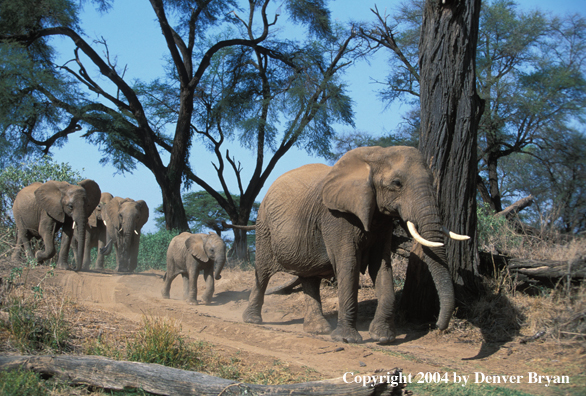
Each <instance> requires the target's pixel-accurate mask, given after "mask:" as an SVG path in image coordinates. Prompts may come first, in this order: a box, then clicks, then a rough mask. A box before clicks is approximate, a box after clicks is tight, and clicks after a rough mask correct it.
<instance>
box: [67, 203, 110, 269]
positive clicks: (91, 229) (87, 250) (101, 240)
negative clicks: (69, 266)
mask: <svg viewBox="0 0 586 396" xmlns="http://www.w3.org/2000/svg"><path fill="white" fill-rule="evenodd" d="M112 198H114V197H113V196H112V194H110V193H109V192H103V193H102V195H101V197H100V203H99V204H98V206H96V208H95V209H94V211H93V212H92V214H91V215H90V217H88V221H87V225H86V227H85V247H84V250H83V260H82V266H81V267H82V269H83V270H89V269H90V265H91V251H92V249H93V248H97V250H98V255H97V258H96V266H95V267H96V268H97V269H103V268H104V254H103V253H102V251H101V250H102V248H104V247H105V246H106V243H107V242H108V240H107V233H106V224H105V223H104V212H105V210H106V205H107V204H108V202H110V201H111V200H112ZM71 246H72V247H73V252H74V253H77V238H76V236H75V235H74V236H73V240H72V242H71ZM75 260H76V261H77V260H78V258H77V254H75Z"/></svg>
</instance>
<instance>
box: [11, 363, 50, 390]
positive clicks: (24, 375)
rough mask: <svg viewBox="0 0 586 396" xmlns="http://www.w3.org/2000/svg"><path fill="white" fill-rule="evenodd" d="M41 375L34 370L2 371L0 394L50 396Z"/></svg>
mask: <svg viewBox="0 0 586 396" xmlns="http://www.w3.org/2000/svg"><path fill="white" fill-rule="evenodd" d="M50 394H51V392H50V391H49V389H47V388H46V387H45V386H44V382H43V380H41V376H40V375H39V374H37V373H35V372H32V371H25V370H20V369H19V370H14V371H0V396H14V395H19V396H45V395H46V396H48V395H50Z"/></svg>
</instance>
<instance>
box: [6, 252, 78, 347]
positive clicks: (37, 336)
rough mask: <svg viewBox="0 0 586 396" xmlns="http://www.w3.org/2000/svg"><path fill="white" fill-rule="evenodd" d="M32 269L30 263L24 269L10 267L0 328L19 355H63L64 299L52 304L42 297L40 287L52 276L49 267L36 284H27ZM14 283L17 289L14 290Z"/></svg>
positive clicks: (67, 333)
mask: <svg viewBox="0 0 586 396" xmlns="http://www.w3.org/2000/svg"><path fill="white" fill-rule="evenodd" d="M35 266H36V265H35V264H34V261H32V262H31V264H29V265H28V266H25V267H14V268H12V270H11V272H10V275H9V276H8V278H7V282H6V283H7V285H8V287H7V289H5V290H8V291H7V292H6V291H5V293H6V295H5V296H2V298H1V299H0V301H1V302H2V307H1V308H2V310H3V311H5V312H7V314H8V321H6V322H2V321H0V327H1V328H3V329H4V330H6V331H7V332H8V334H9V337H10V342H11V344H12V345H13V346H14V347H15V348H17V349H18V350H19V351H21V352H23V353H35V352H39V351H43V352H44V351H48V352H63V351H64V350H65V349H67V348H68V340H69V337H70V326H69V323H68V322H67V321H66V320H65V319H64V304H65V300H61V302H60V304H57V305H55V304H54V301H53V300H51V299H49V298H46V297H45V296H44V290H43V288H42V287H41V285H42V283H43V281H44V279H45V278H46V277H47V276H52V275H53V268H51V267H50V269H48V270H47V272H46V274H45V275H44V276H43V277H42V278H41V280H40V281H39V282H37V284H36V285H34V286H30V285H29V283H30V280H29V279H28V274H29V271H30V269H31V268H34V267H35ZM17 284H18V285H19V287H17V288H16V287H14V285H17ZM31 292H32V293H31Z"/></svg>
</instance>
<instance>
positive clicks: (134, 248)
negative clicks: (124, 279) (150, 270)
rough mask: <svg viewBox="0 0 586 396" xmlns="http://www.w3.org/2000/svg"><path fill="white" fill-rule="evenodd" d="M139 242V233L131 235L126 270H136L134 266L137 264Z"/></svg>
mask: <svg viewBox="0 0 586 396" xmlns="http://www.w3.org/2000/svg"><path fill="white" fill-rule="evenodd" d="M139 244H140V235H134V236H133V237H132V242H131V244H130V249H129V253H128V254H129V255H130V259H129V263H128V265H129V267H128V272H134V270H136V267H137V266H138V247H139Z"/></svg>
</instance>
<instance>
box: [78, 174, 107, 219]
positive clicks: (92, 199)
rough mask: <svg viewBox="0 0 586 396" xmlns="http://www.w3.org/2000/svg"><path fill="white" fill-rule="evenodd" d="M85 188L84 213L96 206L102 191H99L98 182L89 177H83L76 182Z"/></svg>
mask: <svg viewBox="0 0 586 396" xmlns="http://www.w3.org/2000/svg"><path fill="white" fill-rule="evenodd" d="M77 184H78V185H80V186H81V187H83V189H84V190H85V195H86V197H87V199H86V201H85V208H84V209H85V213H92V212H93V211H94V209H95V208H96V206H98V204H99V203H100V197H101V196H102V191H100V186H98V183H96V182H95V181H93V180H91V179H85V180H82V181H80V182H79V183H77Z"/></svg>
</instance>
